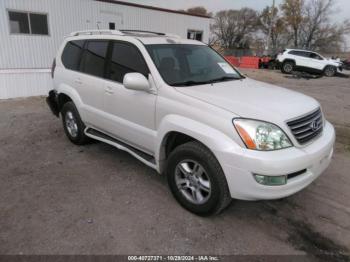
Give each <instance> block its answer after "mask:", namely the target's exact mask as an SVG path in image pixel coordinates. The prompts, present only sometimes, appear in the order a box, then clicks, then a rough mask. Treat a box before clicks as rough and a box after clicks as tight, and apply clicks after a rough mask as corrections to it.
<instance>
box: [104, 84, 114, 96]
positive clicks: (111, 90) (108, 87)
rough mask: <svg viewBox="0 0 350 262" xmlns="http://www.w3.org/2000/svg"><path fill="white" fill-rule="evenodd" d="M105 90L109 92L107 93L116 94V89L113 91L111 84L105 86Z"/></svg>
mask: <svg viewBox="0 0 350 262" xmlns="http://www.w3.org/2000/svg"><path fill="white" fill-rule="evenodd" d="M105 92H106V93H107V94H110V95H111V94H114V91H113V88H112V87H110V86H107V87H106V88H105Z"/></svg>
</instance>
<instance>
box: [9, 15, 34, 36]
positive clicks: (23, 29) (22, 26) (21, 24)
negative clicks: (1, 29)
mask: <svg viewBox="0 0 350 262" xmlns="http://www.w3.org/2000/svg"><path fill="white" fill-rule="evenodd" d="M9 18H10V31H11V33H12V34H29V32H30V31H29V20H28V14H27V13H19V12H9Z"/></svg>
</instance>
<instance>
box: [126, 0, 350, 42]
mask: <svg viewBox="0 0 350 262" xmlns="http://www.w3.org/2000/svg"><path fill="white" fill-rule="evenodd" d="M122 1H124V2H132V3H137V4H144V5H151V6H157V7H163V8H168V9H175V10H177V9H187V8H189V7H193V6H204V7H205V8H206V9H207V10H208V11H209V12H217V11H220V10H224V9H240V8H242V7H250V8H253V9H256V10H259V11H260V10H262V9H263V8H264V7H266V6H267V5H272V0H122ZM282 2H283V0H276V4H277V5H279V4H280V3H282ZM334 2H335V5H334V10H333V15H332V17H331V18H332V19H333V21H334V22H338V23H341V22H342V21H343V20H345V19H350V0H334ZM347 39H348V41H347V42H348V43H347V48H350V36H349V37H348V38H347Z"/></svg>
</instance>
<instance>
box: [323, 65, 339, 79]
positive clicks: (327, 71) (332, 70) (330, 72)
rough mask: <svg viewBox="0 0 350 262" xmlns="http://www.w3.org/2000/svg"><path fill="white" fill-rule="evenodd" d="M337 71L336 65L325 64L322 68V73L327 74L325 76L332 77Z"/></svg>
mask: <svg viewBox="0 0 350 262" xmlns="http://www.w3.org/2000/svg"><path fill="white" fill-rule="evenodd" d="M336 72H337V69H336V67H334V66H327V67H326V68H325V70H324V75H325V76H327V77H333V76H335V74H336Z"/></svg>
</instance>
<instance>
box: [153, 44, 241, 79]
mask: <svg viewBox="0 0 350 262" xmlns="http://www.w3.org/2000/svg"><path fill="white" fill-rule="evenodd" d="M147 50H148V52H149V54H150V56H151V57H152V60H153V61H154V63H155V65H156V67H157V69H158V71H159V73H160V74H161V76H162V78H163V80H164V81H165V82H166V83H167V84H169V85H172V86H190V85H199V84H207V83H214V82H222V81H230V80H235V79H241V78H243V77H242V76H241V75H240V74H239V73H238V71H236V70H235V69H234V68H233V67H232V66H231V65H230V64H229V63H227V62H226V60H225V59H224V58H223V57H221V56H220V55H219V54H218V53H216V52H215V51H214V50H212V49H211V48H210V47H208V46H205V45H179V44H162V45H148V46H147Z"/></svg>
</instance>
